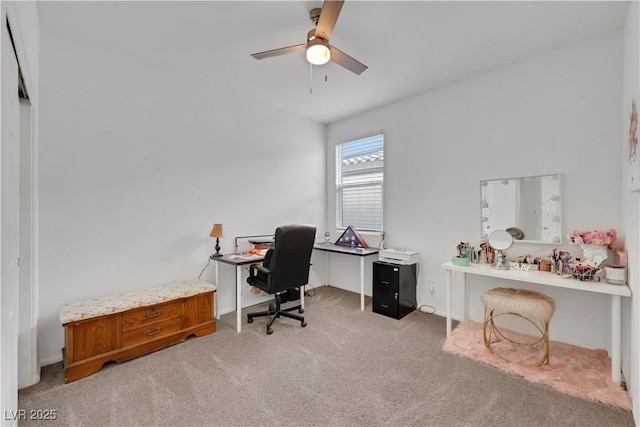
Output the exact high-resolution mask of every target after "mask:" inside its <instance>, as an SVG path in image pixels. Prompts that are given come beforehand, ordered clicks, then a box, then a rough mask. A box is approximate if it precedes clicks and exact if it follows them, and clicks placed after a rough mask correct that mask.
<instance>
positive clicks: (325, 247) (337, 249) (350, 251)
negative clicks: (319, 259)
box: [313, 243, 380, 311]
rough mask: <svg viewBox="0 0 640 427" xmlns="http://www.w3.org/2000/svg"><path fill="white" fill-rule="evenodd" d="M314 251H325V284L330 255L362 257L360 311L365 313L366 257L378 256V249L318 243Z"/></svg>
mask: <svg viewBox="0 0 640 427" xmlns="http://www.w3.org/2000/svg"><path fill="white" fill-rule="evenodd" d="M313 249H317V250H319V251H324V282H325V284H328V282H329V253H330V252H333V253H338V254H344V255H354V256H359V257H360V310H361V311H364V257H366V256H368V255H374V254H377V253H378V252H379V251H380V249H378V248H352V247H349V246H340V245H334V244H333V243H316V244H315V245H313Z"/></svg>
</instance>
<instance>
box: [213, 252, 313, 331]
mask: <svg viewBox="0 0 640 427" xmlns="http://www.w3.org/2000/svg"><path fill="white" fill-rule="evenodd" d="M247 258H248V257H247V256H244V255H223V256H219V257H214V258H212V260H213V261H216V286H218V289H220V271H219V267H218V266H219V264H220V263H223V264H228V265H235V267H236V332H238V333H240V332H242V266H243V265H249V264H255V263H259V262H261V261H262V260H263V259H264V257H261V256H255V257H251V258H250V259H247ZM260 302H263V301H256V302H255V303H254V304H259V303H260ZM216 305H217V303H216ZM300 307H301V308H303V309H304V286H302V287H301V288H300ZM216 319H220V310H218V308H217V307H216Z"/></svg>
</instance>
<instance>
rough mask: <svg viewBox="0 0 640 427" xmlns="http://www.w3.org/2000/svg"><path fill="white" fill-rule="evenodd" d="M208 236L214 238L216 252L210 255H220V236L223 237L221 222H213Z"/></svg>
mask: <svg viewBox="0 0 640 427" xmlns="http://www.w3.org/2000/svg"><path fill="white" fill-rule="evenodd" d="M209 236H211V237H215V238H216V253H215V254H213V255H211V256H212V257H214V256H222V254H221V253H220V238H221V237H224V233H223V231H222V224H213V229H212V230H211V234H209Z"/></svg>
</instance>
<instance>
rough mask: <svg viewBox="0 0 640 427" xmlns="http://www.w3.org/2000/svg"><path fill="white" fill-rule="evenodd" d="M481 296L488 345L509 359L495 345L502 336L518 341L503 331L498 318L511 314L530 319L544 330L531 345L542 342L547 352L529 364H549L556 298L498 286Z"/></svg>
mask: <svg viewBox="0 0 640 427" xmlns="http://www.w3.org/2000/svg"><path fill="white" fill-rule="evenodd" d="M480 299H481V300H482V303H483V304H484V325H483V335H484V345H485V346H486V347H487V348H488V349H489V350H490V351H491V352H492V353H493V354H495V355H497V356H499V357H501V358H502V359H504V360H506V361H507V362H509V360H507V359H506V358H505V357H504V356H502V355H501V354H499V353H498V352H497V351H496V349H495V348H494V347H493V346H492V344H493V343H494V342H497V341H501V340H502V339H505V340H507V341H510V342H513V343H516V342H515V341H513V340H511V339H509V338H507V337H506V336H505V335H504V334H503V333H502V332H500V330H499V329H498V327H497V326H496V324H495V323H494V319H495V318H496V317H498V316H500V315H505V314H510V315H514V316H519V317H521V318H523V319H525V320H528V321H529V322H530V323H531V324H532V325H533V326H535V327H536V329H537V330H538V331H539V332H540V335H541V336H540V339H539V340H537V341H536V342H534V343H530V345H532V346H536V345H538V344H540V345H541V346H542V350H543V354H542V357H541V359H540V360H538V361H536V362H534V363H531V364H529V365H535V366H540V365H542V364H544V363H546V364H548V363H549V321H550V320H551V317H553V313H554V312H555V309H556V302H555V300H554V299H553V298H551V297H549V296H547V295H545V294H542V293H540V292H536V291H530V290H527V289H513V288H495V289H491V290H488V291H486V292H485V293H483V294H482V296H481V297H480ZM516 344H523V343H516Z"/></svg>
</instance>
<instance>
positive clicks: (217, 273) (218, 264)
mask: <svg viewBox="0 0 640 427" xmlns="http://www.w3.org/2000/svg"><path fill="white" fill-rule="evenodd" d="M219 290H220V263H219V262H216V292H215V293H214V295H215V302H214V304H213V310H214V312H215V314H216V320H220V307H218V291H219Z"/></svg>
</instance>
